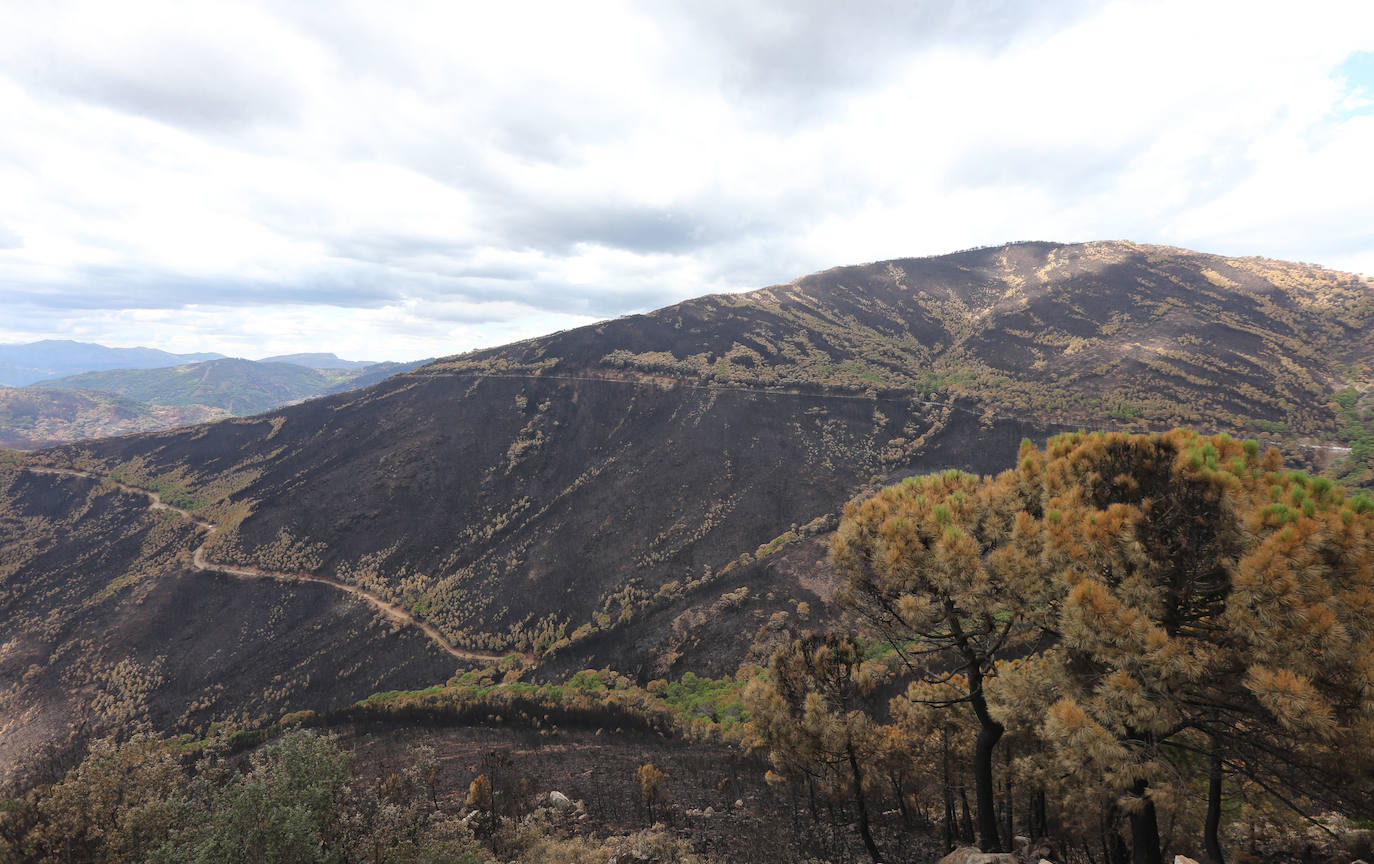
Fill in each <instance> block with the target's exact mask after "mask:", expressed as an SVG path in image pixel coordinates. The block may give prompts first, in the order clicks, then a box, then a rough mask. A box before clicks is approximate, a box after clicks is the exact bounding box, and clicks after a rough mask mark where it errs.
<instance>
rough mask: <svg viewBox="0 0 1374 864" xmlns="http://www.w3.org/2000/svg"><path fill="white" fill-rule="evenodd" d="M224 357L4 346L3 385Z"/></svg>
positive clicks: (47, 342) (51, 344)
mask: <svg viewBox="0 0 1374 864" xmlns="http://www.w3.org/2000/svg"><path fill="white" fill-rule="evenodd" d="M222 357H224V355H223V354H215V353H213V352H211V353H204V354H169V353H168V352H166V351H159V350H158V349H156V348H106V347H105V346H104V345H96V344H94V343H91V342H73V341H71V340H69V339H44V340H43V341H41V342H27V343H24V344H10V345H0V384H7V385H9V386H10V387H22V386H24V385H25V384H32V383H34V382H35V381H43V380H46V379H48V378H61V377H62V376H64V375H75V374H77V373H78V372H95V371H99V370H102V369H154V368H157V367H159V366H176V365H178V364H181V363H200V362H202V361H205V360H219V359H220V358H222Z"/></svg>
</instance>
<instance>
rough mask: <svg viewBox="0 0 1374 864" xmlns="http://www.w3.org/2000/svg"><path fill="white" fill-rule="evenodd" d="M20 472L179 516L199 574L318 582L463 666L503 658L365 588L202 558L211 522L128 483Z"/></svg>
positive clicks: (61, 472)
mask: <svg viewBox="0 0 1374 864" xmlns="http://www.w3.org/2000/svg"><path fill="white" fill-rule="evenodd" d="M23 470H25V471H31V472H33V473H34V474H53V475H56V476H59V477H84V478H86V479H87V480H95V481H96V482H109V483H110V485H112V486H114V488H116V489H118V490H120V491H121V492H127V493H129V494H131V495H139V496H142V497H144V498H147V499H148V502H149V503H148V509H149V510H169V511H171V512H173V513H176V514H177V515H178V516H181V517H182V518H183V519H185V520H186V521H188V522H190V523H192V524H193V525H195V526H196V530H198V531H203V532H204V533H205V539H203V540H202V541H201V542H200V545H199V546H197V547H196V548H195V550H194V551H192V553H191V569H192V570H194V571H196V572H198V573H222V574H224V575H226V576H234V577H236V578H239V579H274V580H276V581H278V582H318V583H319V584H321V585H328V586H329V587H330V588H334V589H336V590H338V591H342V592H344V593H345V594H350V595H352V596H353V597H356V598H357V599H359V600H361V601H363V602H364V603H368V604H370V605H371V606H372V607H373V608H374V609H376V610H377V611H378V612H380V613H381V614H383V615H385V616H386V617H387V618H390V619H391V620H392V621H397V622H399V623H401V624H409V625H411V626H413V627H417V628H419V630H420V632H422V633H424V634H425V636H427V637H429V640H430V641H431V642H433V643H434V644H435V645H438V646H439V647H440V648H442V649H443V650H444V651H445V652H447V653H448V654H450V655H451V656H453V657H454V658H455V659H458V660H462V661H464V662H477V663H495V662H497V661H499V660H501V659H502V658H504V657H505V656H506V655H505V654H494V653H491V652H489V651H471V650H468V649H466V648H459V647H457V646H455V645H454V644H453V643H452V642H449V641H448V640H447V639H445V638H444V636H443V634H441V633H440V632H439V631H438V630H437V629H435V627H434V625H433V624H430V623H429V622H427V621H422V620H420V619H419V618H416V617H415V616H414V615H412V614H411V613H410V612H408V611H406V610H405V609H403V608H401V607H400V606H397V605H396V604H395V603H392V602H391V601H389V600H384V599H382V598H381V597H379V596H377V595H376V594H374V593H372V592H371V591H368V590H367V589H366V588H361V587H359V586H357V585H350V584H349V583H347V582H340V581H338V580H337V579H331V578H329V577H328V576H318V575H316V574H314V573H304V572H302V573H282V572H279V571H276V570H264V569H262V568H261V567H252V566H246V567H237V566H234V565H231V564H216V563H215V562H213V561H210V560H208V559H207V558H206V557H205V544H206V543H208V542H209V541H210V538H211V537H212V536H213V535H214V533H215V532H216V531H217V530H219V528H218V526H216V525H215V523H213V522H210V521H208V520H206V519H202V518H201V517H199V516H197V515H195V514H194V513H192V512H191V511H190V510H185V509H183V508H181V507H175V506H173V505H171V504H168V503H166V502H164V501H163V500H162V496H161V495H160V494H158V493H157V492H155V491H153V490H152V489H143V488H141V487H138V486H130V485H129V484H127V483H121V482H119V481H118V480H110V479H109V478H107V477H102V476H101V475H99V474H95V473H92V472H90V471H78V470H76V469H73V468H42V467H39V466H36V465H25V466H23Z"/></svg>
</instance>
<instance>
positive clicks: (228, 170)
mask: <svg viewBox="0 0 1374 864" xmlns="http://www.w3.org/2000/svg"><path fill="white" fill-rule="evenodd" d="M0 118H3V119H0V342H20V341H30V340H34V339H41V338H69V339H79V340H84V341H96V342H102V343H104V344H108V345H150V346H155V347H159V348H164V349H167V350H172V351H220V352H223V353H226V354H232V355H239V356H247V357H259V356H264V355H267V354H275V353H285V352H293V351H305V350H312V351H335V352H337V353H339V354H340V355H343V356H346V357H355V358H364V359H398V360H399V359H409V358H419V357H424V356H433V355H442V354H451V353H456V352H458V351H462V350H466V349H469V348H474V347H480V346H484V345H491V344H499V343H501V342H506V341H509V340H511V339H514V338H520V337H524V336H530V335H535V334H538V333H543V332H548V331H551V330H557V329H562V328H566V327H571V326H575V325H578V324H583V323H588V322H591V321H594V320H598V319H602V318H607V317H614V316H616V315H621V314H625V313H628V312H636V311H644V310H648V309H651V308H655V307H657V306H661V305H665V304H668V303H672V302H675V301H678V300H681V299H685V298H687V297H692V296H696V295H700V294H704V293H708V292H714V291H733V290H741V289H747V288H753V287H759V286H763V285H767V284H772V283H776V282H782V281H787V280H790V279H792V278H794V277H797V276H800V275H803V274H805V273H808V272H812V271H815V270H818V269H822V268H825V267H829V266H833V265H837V264H847V263H857V262H862V261H872V260H879V259H883V258H893V257H901V256H912V255H928V254H938V253H941V252H947V251H953V250H955V249H960V248H965V247H969V246H980V245H991V244H998V243H1002V242H1006V241H1009V240H1026V239H1045V240H1063V241H1076V240H1091V239H1118V238H1126V239H1132V240H1136V241H1141V242H1155V243H1169V244H1176V245H1180V246H1185V247H1189V248H1194V249H1200V250H1205V251H1210V252H1219V253H1223V254H1234V255H1252V254H1258V255H1267V256H1270V257H1276V258H1290V259H1297V260H1304V261H1314V262H1318V263H1322V264H1325V265H1327V266H1331V267H1337V268H1340V269H1347V270H1354V271H1357V272H1362V273H1366V274H1374V3H1371V2H1369V0H1349V2H1320V0H1305V2H1302V3H1298V2H1293V0H1283V2H1263V0H1258V2H1257V0H1240V2H1221V0H1217V2H1212V0H1207V2H1200V0H1183V2H1170V0H1160V2H1089V0H1082V2H1077V0H1065V2H1036V3H1028V2H1023V0H969V2H953V0H905V2H893V3H835V2H800V0H781V2H772V0H751V2H749V3H744V4H741V3H734V2H725V0H681V2H643V3H639V4H620V3H602V2H595V0H589V2H576V3H570V2H566V0H560V2H552V3H548V4H536V3H504V4H503V3H459V2H451V0H442V2H436V3H433V4H426V3H410V2H387V3H382V2H371V3H353V4H350V3H345V2H336V0H329V2H325V0H320V2H316V3H307V2H273V3H263V4H261V5H255V4H253V3H249V2H234V3H224V4H217V3H199V2H186V0H174V2H167V3H157V2H142V0H121V2H118V3H111V2H108V0H96V2H92V3H89V4H82V3H65V2H44V3H35V2H29V0H0Z"/></svg>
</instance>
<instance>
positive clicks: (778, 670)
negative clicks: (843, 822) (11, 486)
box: [745, 633, 889, 862]
mask: <svg viewBox="0 0 1374 864" xmlns="http://www.w3.org/2000/svg"><path fill="white" fill-rule="evenodd" d="M884 675H885V670H884V669H883V667H882V666H881V665H879V664H874V663H865V662H864V661H863V650H862V648H861V646H860V645H859V644H858V642H857V641H855V640H854V639H853V638H852V637H848V636H841V635H839V634H835V633H830V634H825V635H816V634H811V635H807V636H804V637H803V638H801V639H798V640H796V641H795V642H794V643H793V644H792V645H791V646H789V647H784V648H780V649H778V650H777V651H776V652H774V654H773V658H772V660H771V662H770V663H769V666H768V676H767V678H766V679H762V680H756V681H754V682H752V683H751V684H750V686H749V687H748V688H747V689H746V691H745V703H746V707H747V708H748V710H749V712H750V714H751V715H752V716H753V721H754V725H755V727H756V728H757V729H758V730H759V732H760V733H761V734H762V736H763V738H764V741H765V742H766V743H767V744H768V747H769V752H770V756H771V758H772V761H773V764H774V767H776V768H777V770H778V771H779V772H780V773H781V774H782V775H784V776H788V775H792V776H795V775H798V774H800V775H802V776H804V777H805V778H806V779H807V782H808V784H809V785H810V786H811V787H813V788H815V789H819V790H820V791H821V792H822V794H825V795H828V796H830V797H832V798H835V799H839V800H845V799H848V800H849V801H852V802H853V803H854V807H855V812H856V816H857V818H856V825H857V827H858V829H859V836H860V838H861V839H862V840H863V844H864V848H865V849H866V850H867V851H868V853H869V855H870V856H872V858H873V860H874V861H875V862H877V861H880V860H882V859H881V856H880V855H879V852H878V846H877V843H876V842H875V841H874V839H873V833H872V830H871V828H870V821H871V820H870V817H869V806H868V805H869V798H870V796H871V795H872V790H873V787H874V786H876V785H877V783H878V782H879V781H880V778H879V777H877V776H876V775H875V774H874V772H873V768H872V766H875V765H877V764H880V762H881V755H882V754H881V749H882V746H883V744H884V742H886V741H888V740H889V738H888V736H887V735H886V734H885V733H884V732H883V731H882V730H880V729H879V728H878V727H877V726H876V724H875V723H874V722H873V713H874V711H873V709H874V707H875V706H874V705H873V703H872V699H871V697H872V695H873V692H874V688H875V687H876V686H877V684H878V683H879V681H880V680H881V679H882V678H883V677H884Z"/></svg>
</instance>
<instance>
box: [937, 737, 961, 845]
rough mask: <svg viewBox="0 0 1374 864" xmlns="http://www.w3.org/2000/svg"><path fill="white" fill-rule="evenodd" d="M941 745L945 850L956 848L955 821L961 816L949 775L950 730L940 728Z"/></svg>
mask: <svg viewBox="0 0 1374 864" xmlns="http://www.w3.org/2000/svg"><path fill="white" fill-rule="evenodd" d="M940 745H941V749H942V751H943V752H942V754H941V759H940V767H941V769H942V770H943V772H944V782H945V829H944V841H945V852H949V851H950V850H952V849H953V848H954V828H955V824H954V823H955V821H956V820H957V819H958V818H959V817H958V816H957V815H955V812H954V784H953V782H952V781H951V780H950V776H949V730H948V729H941V730H940Z"/></svg>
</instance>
